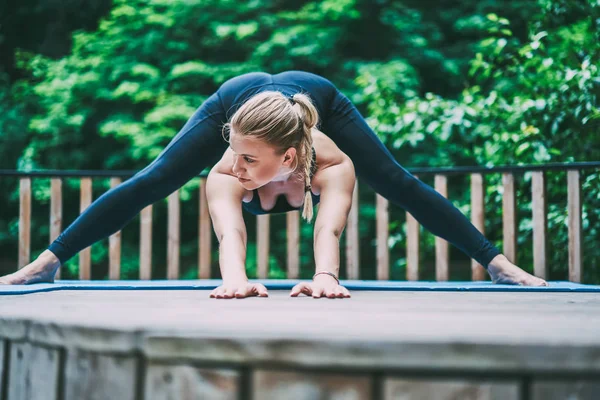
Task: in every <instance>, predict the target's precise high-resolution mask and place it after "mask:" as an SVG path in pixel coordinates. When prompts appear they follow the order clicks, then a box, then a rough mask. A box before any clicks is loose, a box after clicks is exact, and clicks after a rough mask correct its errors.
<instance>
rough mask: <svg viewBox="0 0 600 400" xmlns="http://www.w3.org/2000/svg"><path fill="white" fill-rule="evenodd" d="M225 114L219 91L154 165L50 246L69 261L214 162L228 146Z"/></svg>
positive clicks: (103, 198)
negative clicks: (222, 124)
mask: <svg viewBox="0 0 600 400" xmlns="http://www.w3.org/2000/svg"><path fill="white" fill-rule="evenodd" d="M223 116H224V112H223V109H222V106H221V102H220V99H219V96H218V94H216V93H215V94H213V95H212V96H211V97H209V98H208V99H207V100H206V101H205V102H204V103H203V104H202V106H201V107H200V108H198V110H197V111H196V112H195V113H194V115H192V117H191V118H190V119H189V120H188V121H187V123H186V124H185V125H184V127H183V128H182V129H181V130H180V131H179V133H178V134H177V135H176V136H175V137H174V138H173V139H172V140H171V142H170V143H169V144H168V145H167V147H166V148H165V149H164V150H163V151H162V152H161V153H160V155H159V156H158V157H157V158H156V159H155V160H154V161H153V162H152V163H151V164H150V165H148V166H147V167H146V168H144V169H143V170H141V171H140V172H138V173H137V174H136V175H135V176H133V177H132V178H130V179H128V180H127V181H125V182H123V183H122V184H121V185H119V186H118V187H116V188H113V189H111V190H109V191H108V192H106V193H104V194H103V195H102V196H100V197H99V198H98V199H96V200H95V201H94V202H93V203H92V204H91V205H90V206H89V207H88V208H87V209H86V210H85V211H84V212H83V213H82V214H81V215H80V216H79V217H78V218H77V219H76V220H75V221H74V222H73V223H72V224H71V225H70V226H69V227H68V228H67V229H66V230H65V231H64V232H62V234H61V235H60V236H59V237H58V238H57V239H56V240H55V241H54V242H53V243H52V244H51V245H50V247H49V248H48V249H49V250H50V251H51V252H52V253H54V254H55V255H56V256H57V257H58V259H59V260H60V262H61V264H64V263H65V262H66V261H67V260H68V259H70V258H71V257H73V256H74V255H75V254H77V253H78V252H79V251H81V250H83V249H84V248H86V247H88V246H90V245H92V244H93V243H95V242H97V241H98V240H101V239H104V238H105V237H107V236H109V235H111V234H113V233H115V232H117V231H118V230H120V229H122V228H123V227H124V226H125V225H126V224H127V223H128V222H129V221H130V220H131V219H133V218H134V217H135V216H136V215H137V214H138V213H139V212H140V211H141V210H142V209H143V208H144V207H146V206H148V205H149V204H152V203H154V202H156V201H158V200H161V199H163V198H165V197H167V196H168V195H169V194H171V193H173V192H174V191H175V190H177V189H178V188H180V187H181V186H183V185H184V184H185V183H186V182H187V181H189V180H190V179H191V178H193V177H195V176H197V175H198V174H199V173H200V172H202V170H204V168H206V167H207V166H210V165H212V164H214V163H215V162H216V161H217V160H218V159H219V158H220V157H221V156H222V155H223V152H224V151H225V149H226V148H227V143H226V142H225V141H224V140H223V138H222V137H221V131H220V128H221V123H222V118H223Z"/></svg>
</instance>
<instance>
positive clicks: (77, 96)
mask: <svg viewBox="0 0 600 400" xmlns="http://www.w3.org/2000/svg"><path fill="white" fill-rule="evenodd" d="M599 32H600V1H598V0H554V1H550V0H530V1H525V0H503V1H492V0H461V1H458V0H443V1H442V0H439V1H433V0H430V1H422V0H421V1H414V0H402V1H392V0H325V1H303V0H271V1H269V0H255V1H248V2H239V1H231V0H219V1H215V0H148V1H139V0H128V1H125V0H113V1H110V0H87V1H83V0H71V1H68V2H59V3H57V2H53V1H49V0H23V1H20V2H8V3H4V4H3V5H2V6H0V110H1V112H0V169H18V170H24V171H26V170H38V169H103V170H114V169H119V170H122V169H131V170H139V169H142V168H143V167H144V166H145V165H147V164H148V163H149V162H151V161H152V160H153V159H154V157H156V156H157V155H158V153H159V152H160V151H161V149H162V148H163V147H164V146H165V145H166V144H167V143H168V142H169V140H170V139H171V138H172V137H173V136H174V135H175V134H176V133H177V131H178V130H179V129H180V128H181V127H182V126H183V124H184V123H185V121H186V120H187V118H188V117H189V116H191V114H192V113H193V112H194V110H195V109H196V108H197V107H198V106H199V105H200V104H201V103H202V101H203V100H204V99H205V98H207V97H208V96H210V95H211V94H212V93H213V92H214V91H215V90H216V89H217V88H218V86H219V85H220V84H221V83H223V82H224V81H225V80H227V79H228V78H231V77H233V76H235V75H238V74H241V73H245V72H250V71H265V72H269V73H277V72H280V71H283V70H287V69H298V70H306V71H310V72H314V73H317V74H321V75H323V76H325V77H327V78H328V79H330V80H331V81H332V82H333V83H334V84H335V85H336V86H338V88H339V89H340V90H342V91H343V92H344V93H345V94H346V95H348V96H349V97H350V98H351V99H352V100H353V101H354V102H355V104H356V105H357V106H358V107H359V109H360V111H361V112H362V113H363V115H364V116H365V117H366V118H367V119H368V122H369V124H370V125H371V126H372V127H373V128H374V130H375V131H376V132H377V134H378V135H379V136H380V138H381V139H382V140H383V141H384V143H385V144H386V145H387V146H388V148H389V149H390V150H391V151H392V152H393V154H394V155H395V156H396V158H397V159H398V161H399V162H400V163H401V164H403V165H404V166H405V167H407V168H411V167H418V166H443V167H451V166H474V165H485V166H494V165H517V164H541V163H547V162H569V161H597V160H600V123H599V122H600V119H599V118H600V110H599V107H598V96H599V94H600V72H599V68H598V66H599V64H600V63H599V61H600V44H599V43H600V42H599V39H600V37H599ZM598 177H599V173H598V170H585V171H583V174H582V186H583V235H584V238H585V241H584V243H583V250H584V260H583V262H584V276H583V281H584V282H585V283H596V284H597V283H600V265H599V260H600V246H598V245H597V244H598V241H599V238H600V236H599V234H598V223H599V220H600V207H599V206H600V181H599V179H598ZM530 178H531V177H530V175H529V174H525V175H524V176H518V177H517V179H516V181H517V188H518V194H517V204H518V218H519V237H518V245H519V249H518V259H517V263H518V264H519V265H520V266H521V267H522V268H524V269H526V270H528V271H532V251H531V248H532V227H531V193H530V184H531V179H530ZM425 181H426V182H427V183H429V184H433V180H432V179H428V178H427V179H425ZM198 183H199V182H198V180H197V179H195V180H192V181H190V182H189V183H188V184H187V185H185V186H184V188H183V189H182V191H181V198H182V202H183V204H182V232H181V235H182V248H181V265H182V276H183V277H184V278H195V277H196V276H197V259H198V258H197V252H198V246H197V243H198V240H197V235H198V227H197V221H198ZM78 185H79V181H78V180H77V179H67V180H66V181H65V183H64V186H63V188H64V195H63V196H64V200H63V202H64V203H63V204H64V221H65V225H63V228H64V227H65V226H66V224H68V223H70V222H71V221H73V220H74V219H75V217H76V216H77V214H78V210H79V195H78V188H79V186H78ZM468 185H469V181H468V177H466V176H465V177H452V178H450V179H449V188H450V189H449V197H450V199H451V200H452V201H453V202H454V204H455V205H456V206H457V207H459V208H460V209H461V210H462V211H463V212H465V213H466V214H467V215H469V213H470V201H469V190H468V188H469V186H468ZM486 185H487V186H486V193H487V196H486V233H487V236H488V237H489V238H490V240H492V242H493V243H494V244H496V245H498V246H500V248H502V215H501V208H502V203H501V199H502V187H501V177H500V176H499V175H490V176H488V177H487V178H486ZM108 187H109V182H108V179H96V180H95V181H94V198H97V197H98V196H99V195H100V194H101V193H103V192H104V191H106V190H107V189H108ZM0 190H2V193H3V194H4V195H3V196H1V197H0V274H5V273H8V272H11V271H13V270H14V269H16V264H17V255H18V253H17V252H18V245H17V243H18V215H19V212H18V180H17V179H16V178H2V179H0ZM33 193H34V198H33V220H32V257H36V256H37V255H38V254H39V253H40V252H41V251H43V250H44V249H45V248H46V246H47V244H48V236H49V226H48V219H49V218H48V215H49V195H50V194H49V179H35V180H34V181H33ZM360 199H361V207H360V211H359V212H360V218H361V222H360V237H361V241H360V243H361V248H360V260H361V278H363V279H374V278H375V271H376V268H375V259H376V258H375V240H374V238H375V219H374V216H375V209H374V193H373V192H372V191H371V190H370V188H368V187H367V186H366V185H364V184H363V185H362V186H360ZM547 199H548V242H549V243H548V246H549V254H548V257H549V258H548V259H549V268H550V276H549V278H550V279H552V280H566V279H567V276H568V273H567V271H568V250H567V249H568V241H567V226H566V218H567V208H566V201H567V200H566V199H567V196H566V173H564V172H550V173H548V195H547ZM390 217H391V223H390V241H389V246H390V252H391V264H392V265H391V268H392V271H391V278H392V279H405V273H406V254H405V239H406V234H405V223H404V222H405V213H404V211H403V210H401V209H399V208H396V207H391V209H390ZM246 220H247V224H248V232H249V239H250V246H249V251H248V262H247V266H248V274H249V277H254V276H255V272H256V262H255V259H256V248H255V246H254V241H255V238H256V233H255V229H256V227H255V226H256V225H255V218H254V217H252V216H249V215H247V216H246ZM138 222H139V221H138V218H136V219H135V220H134V221H132V222H131V223H130V224H129V225H128V226H127V227H125V229H124V230H123V267H122V271H123V273H122V276H123V278H124V279H126V278H130V279H135V278H136V277H137V276H138V261H139V260H138V239H139V223H138ZM271 226H272V243H271V256H270V257H271V259H270V266H271V276H272V277H273V278H278V277H284V276H285V262H286V247H285V231H284V227H285V216H284V215H276V216H273V219H272V222H271ZM301 234H302V244H301V254H302V258H301V262H302V266H301V277H302V278H308V277H310V276H311V275H312V273H313V272H314V264H313V257H312V226H311V225H308V224H304V223H303V224H302V228H301ZM153 235H154V237H153V239H154V246H153V277H155V278H164V277H165V276H166V271H165V266H166V200H165V201H162V202H159V203H157V204H156V205H155V207H154V229H153ZM421 238H422V243H421V250H420V251H421V260H422V265H421V279H434V277H435V275H434V255H435V252H434V247H433V246H434V237H433V236H432V235H431V234H429V233H428V232H423V234H422V236H421ZM343 239H344V238H343ZM107 242H108V241H107V240H103V241H101V242H98V243H97V244H95V245H94V246H93V247H92V258H93V277H94V278H95V279H104V278H106V277H107V269H108V261H107V253H108V246H107ZM341 247H342V268H341V270H342V277H344V276H345V273H344V268H343V265H344V264H343V263H344V262H345V258H344V255H343V253H344V252H343V247H344V246H341ZM213 249H214V253H213V274H214V275H213V276H216V277H219V275H218V264H217V253H216V245H215V246H213ZM451 259H452V261H451V275H450V276H451V279H461V280H462V279H467V280H468V279H470V261H469V259H468V258H467V257H466V256H465V255H464V254H462V253H461V252H460V251H459V250H458V249H456V248H451ZM76 276H77V257H74V258H73V259H72V260H71V261H70V262H68V263H67V265H66V266H65V268H63V278H73V277H76Z"/></svg>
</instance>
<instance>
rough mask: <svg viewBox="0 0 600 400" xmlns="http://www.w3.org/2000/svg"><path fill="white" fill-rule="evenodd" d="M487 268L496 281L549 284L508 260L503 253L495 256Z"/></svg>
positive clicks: (510, 283) (534, 284) (511, 283)
mask: <svg viewBox="0 0 600 400" xmlns="http://www.w3.org/2000/svg"><path fill="white" fill-rule="evenodd" d="M487 270H488V272H489V274H490V276H491V277H492V282H494V283H501V284H505V285H521V286H549V285H548V282H546V281H545V280H543V279H541V278H538V277H537V276H533V275H531V274H530V273H527V272H525V271H523V270H522V269H521V268H519V267H517V266H516V265H514V264H513V263H511V262H510V261H508V259H507V258H506V257H505V256H503V255H502V254H500V255H498V256H496V257H494V259H493V260H492V262H491V263H490V264H489V265H488V269H487Z"/></svg>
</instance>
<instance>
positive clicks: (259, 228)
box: [256, 214, 271, 279]
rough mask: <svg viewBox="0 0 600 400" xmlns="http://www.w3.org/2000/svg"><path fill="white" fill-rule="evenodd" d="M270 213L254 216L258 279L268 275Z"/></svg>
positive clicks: (265, 277)
mask: <svg viewBox="0 0 600 400" xmlns="http://www.w3.org/2000/svg"><path fill="white" fill-rule="evenodd" d="M270 221H271V219H270V215H269V214H263V215H258V216H257V217H256V222H257V224H256V233H257V238H258V239H257V248H258V251H257V271H256V274H257V276H258V279H267V278H268V277H269V245H270V243H269V237H270V229H271V228H270Z"/></svg>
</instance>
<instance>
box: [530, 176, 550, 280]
mask: <svg viewBox="0 0 600 400" xmlns="http://www.w3.org/2000/svg"><path fill="white" fill-rule="evenodd" d="M531 199H532V201H531V203H532V204H531V212H532V220H533V273H534V275H536V276H539V277H540V278H542V279H548V265H547V263H546V231H547V227H548V223H547V214H548V208H547V204H546V176H545V174H544V172H543V171H536V172H532V175H531Z"/></svg>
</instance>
